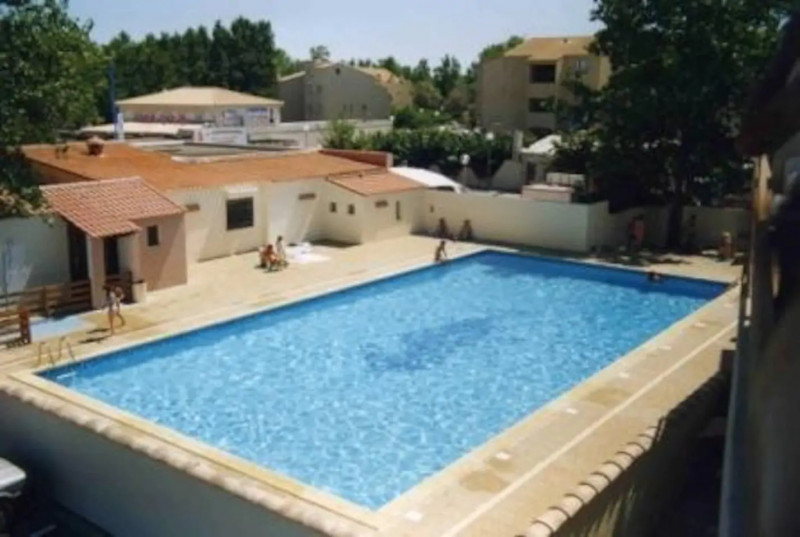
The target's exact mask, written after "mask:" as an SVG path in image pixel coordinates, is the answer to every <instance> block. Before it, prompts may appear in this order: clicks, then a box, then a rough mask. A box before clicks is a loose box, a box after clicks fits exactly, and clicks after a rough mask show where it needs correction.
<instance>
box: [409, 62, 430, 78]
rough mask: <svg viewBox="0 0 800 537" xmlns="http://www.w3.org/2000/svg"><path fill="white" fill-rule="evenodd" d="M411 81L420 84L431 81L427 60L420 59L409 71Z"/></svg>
mask: <svg viewBox="0 0 800 537" xmlns="http://www.w3.org/2000/svg"><path fill="white" fill-rule="evenodd" d="M411 80H412V81H413V82H422V81H429V80H432V77H431V67H430V65H428V60H426V59H425V58H423V59H421V60H420V61H419V62H418V63H417V65H416V66H415V67H414V68H413V69H412V70H411Z"/></svg>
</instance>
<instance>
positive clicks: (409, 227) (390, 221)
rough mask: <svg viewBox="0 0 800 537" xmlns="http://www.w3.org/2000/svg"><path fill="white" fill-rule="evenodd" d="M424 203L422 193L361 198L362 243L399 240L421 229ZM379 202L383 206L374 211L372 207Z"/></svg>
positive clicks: (418, 191)
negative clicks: (362, 211)
mask: <svg viewBox="0 0 800 537" xmlns="http://www.w3.org/2000/svg"><path fill="white" fill-rule="evenodd" d="M424 201H425V191H424V190H415V191H412V192H401V193H397V194H387V195H381V196H370V197H368V198H365V199H364V233H363V237H362V238H363V242H371V241H377V240H383V239H391V238H395V237H402V236H404V235H410V234H411V233H414V232H416V231H421V230H422V229H424V225H423V222H424V220H423V216H422V215H423V212H422V209H423V204H424ZM379 202H386V206H385V207H378V206H377V205H376V204H378V203H379ZM398 203H399V204H400V207H399V208H400V214H399V216H400V218H399V219H398V218H397V217H398V214H397V210H398V206H397V204H398Z"/></svg>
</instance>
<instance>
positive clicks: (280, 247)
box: [275, 235, 289, 267]
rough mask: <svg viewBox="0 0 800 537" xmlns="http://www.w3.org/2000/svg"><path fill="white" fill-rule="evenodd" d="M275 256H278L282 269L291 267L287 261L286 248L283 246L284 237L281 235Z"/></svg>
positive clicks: (276, 245) (277, 242)
mask: <svg viewBox="0 0 800 537" xmlns="http://www.w3.org/2000/svg"><path fill="white" fill-rule="evenodd" d="M275 254H276V255H277V256H278V262H279V263H280V265H281V267H288V266H289V260H288V259H286V248H284V246H283V237H282V236H280V235H279V236H278V240H277V241H275Z"/></svg>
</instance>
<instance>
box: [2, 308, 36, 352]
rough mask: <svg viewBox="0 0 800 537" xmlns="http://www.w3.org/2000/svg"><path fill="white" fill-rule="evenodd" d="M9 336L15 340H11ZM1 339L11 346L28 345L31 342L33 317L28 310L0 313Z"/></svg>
mask: <svg viewBox="0 0 800 537" xmlns="http://www.w3.org/2000/svg"><path fill="white" fill-rule="evenodd" d="M9 336H13V338H11V339H9ZM0 338H2V339H4V340H8V341H9V342H10V343H11V344H16V345H28V344H29V343H30V342H31V317H30V313H29V312H28V310H26V309H20V310H16V311H15V310H6V311H0Z"/></svg>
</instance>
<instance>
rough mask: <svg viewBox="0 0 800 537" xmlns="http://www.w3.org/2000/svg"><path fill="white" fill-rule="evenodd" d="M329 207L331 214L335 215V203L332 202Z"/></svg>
mask: <svg viewBox="0 0 800 537" xmlns="http://www.w3.org/2000/svg"><path fill="white" fill-rule="evenodd" d="M329 207H330V211H331V212H332V213H335V212H336V202H333V201H332V202H331V204H330V206H329Z"/></svg>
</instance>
